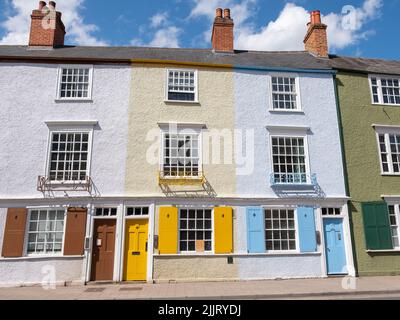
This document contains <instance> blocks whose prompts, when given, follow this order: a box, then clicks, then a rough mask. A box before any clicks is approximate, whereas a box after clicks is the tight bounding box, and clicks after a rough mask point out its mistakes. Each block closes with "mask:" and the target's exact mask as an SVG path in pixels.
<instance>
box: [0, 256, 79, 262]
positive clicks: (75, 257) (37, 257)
mask: <svg viewBox="0 0 400 320" xmlns="http://www.w3.org/2000/svg"><path fill="white" fill-rule="evenodd" d="M84 257H85V256H64V255H52V254H48V255H27V256H24V257H17V258H5V257H1V258H0V261H24V260H46V259H57V260H58V259H60V260H64V259H65V260H68V259H78V258H80V259H83V258H84Z"/></svg>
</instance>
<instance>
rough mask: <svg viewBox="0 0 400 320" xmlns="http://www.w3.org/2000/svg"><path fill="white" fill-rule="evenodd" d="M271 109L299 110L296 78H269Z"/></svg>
mask: <svg viewBox="0 0 400 320" xmlns="http://www.w3.org/2000/svg"><path fill="white" fill-rule="evenodd" d="M271 87H272V88H271V89H272V90H271V91H272V109H273V110H279V111H293V110H300V99H299V87H298V78H297V77H296V76H280V75H279V76H277V75H272V76H271Z"/></svg>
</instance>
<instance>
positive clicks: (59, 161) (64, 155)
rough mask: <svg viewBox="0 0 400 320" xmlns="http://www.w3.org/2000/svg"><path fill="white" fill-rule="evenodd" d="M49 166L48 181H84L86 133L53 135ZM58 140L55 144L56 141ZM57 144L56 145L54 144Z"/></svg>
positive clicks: (85, 173) (86, 150) (85, 174)
mask: <svg viewBox="0 0 400 320" xmlns="http://www.w3.org/2000/svg"><path fill="white" fill-rule="evenodd" d="M52 139H53V141H52V144H51V145H52V148H51V154H50V164H49V179H50V180H57V181H72V180H85V178H86V176H87V166H86V161H87V159H88V148H87V142H83V140H86V139H88V134H87V133H73V132H71V133H62V134H59V133H54V134H53V135H52ZM58 139H59V140H60V141H59V142H57V141H56V140H58ZM56 142H57V143H56Z"/></svg>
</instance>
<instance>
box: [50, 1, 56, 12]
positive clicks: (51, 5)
mask: <svg viewBox="0 0 400 320" xmlns="http://www.w3.org/2000/svg"><path fill="white" fill-rule="evenodd" d="M49 7H50V9H52V10H55V9H56V3H55V2H54V1H49Z"/></svg>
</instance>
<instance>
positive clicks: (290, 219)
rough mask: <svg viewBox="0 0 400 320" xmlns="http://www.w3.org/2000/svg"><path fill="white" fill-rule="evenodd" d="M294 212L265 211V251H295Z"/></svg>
mask: <svg viewBox="0 0 400 320" xmlns="http://www.w3.org/2000/svg"><path fill="white" fill-rule="evenodd" d="M294 226H295V224H294V211H293V210H285V209H275V210H272V211H271V210H265V241H266V247H267V250H295V249H296V232H295V228H294Z"/></svg>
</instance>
